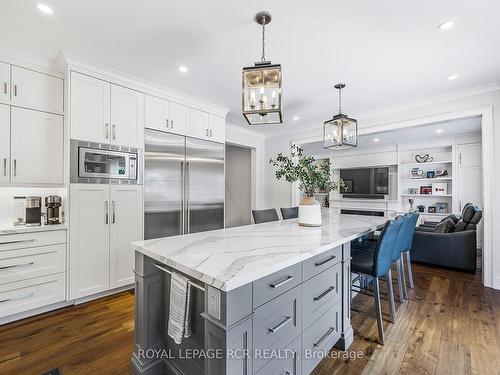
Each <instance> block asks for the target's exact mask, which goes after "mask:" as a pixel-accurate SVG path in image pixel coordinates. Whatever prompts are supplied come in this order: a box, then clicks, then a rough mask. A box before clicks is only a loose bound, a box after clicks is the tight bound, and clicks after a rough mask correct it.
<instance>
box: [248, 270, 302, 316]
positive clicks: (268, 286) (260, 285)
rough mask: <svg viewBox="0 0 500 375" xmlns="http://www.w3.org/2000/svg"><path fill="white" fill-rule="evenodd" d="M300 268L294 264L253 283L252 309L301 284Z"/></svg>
mask: <svg viewBox="0 0 500 375" xmlns="http://www.w3.org/2000/svg"><path fill="white" fill-rule="evenodd" d="M301 276H302V275H301V267H300V264H295V265H293V266H291V267H288V268H285V269H284V270H281V271H278V272H275V273H273V274H272V275H269V276H266V277H263V278H262V279H259V280H257V281H254V283H253V308H254V309H255V308H256V307H258V306H261V305H263V304H264V303H266V302H267V301H270V300H272V299H273V298H275V297H278V296H279V295H281V294H283V293H285V292H286V291H287V290H290V289H292V288H293V287H295V286H297V285H299V284H300V283H301V281H302V280H301V279H302V277H301Z"/></svg>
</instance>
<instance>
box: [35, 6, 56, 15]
mask: <svg viewBox="0 0 500 375" xmlns="http://www.w3.org/2000/svg"><path fill="white" fill-rule="evenodd" d="M36 7H37V8H38V10H39V11H40V12H42V13H45V14H53V13H54V11H53V10H52V8H51V7H49V6H48V5H45V4H37V6H36Z"/></svg>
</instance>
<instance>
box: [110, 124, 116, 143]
mask: <svg viewBox="0 0 500 375" xmlns="http://www.w3.org/2000/svg"><path fill="white" fill-rule="evenodd" d="M111 129H112V130H111V133H112V134H113V141H114V140H115V139H116V125H115V124H113V126H112V127H111Z"/></svg>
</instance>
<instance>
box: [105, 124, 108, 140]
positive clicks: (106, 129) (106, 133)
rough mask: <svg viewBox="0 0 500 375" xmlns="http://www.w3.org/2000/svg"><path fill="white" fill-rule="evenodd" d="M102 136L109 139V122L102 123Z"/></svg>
mask: <svg viewBox="0 0 500 375" xmlns="http://www.w3.org/2000/svg"><path fill="white" fill-rule="evenodd" d="M104 138H106V139H109V124H108V123H105V124H104Z"/></svg>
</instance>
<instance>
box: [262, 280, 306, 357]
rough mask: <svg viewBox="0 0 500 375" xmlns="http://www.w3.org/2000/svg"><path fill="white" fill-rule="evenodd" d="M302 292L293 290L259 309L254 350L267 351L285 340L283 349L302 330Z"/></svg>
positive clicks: (298, 289)
mask: <svg viewBox="0 0 500 375" xmlns="http://www.w3.org/2000/svg"><path fill="white" fill-rule="evenodd" d="M301 304H302V291H301V289H300V287H298V288H293V289H292V290H289V291H288V292H286V293H285V294H283V295H281V296H279V297H278V298H276V299H274V300H272V301H271V302H268V303H266V304H265V305H263V306H261V307H259V308H258V309H257V310H255V312H254V317H253V322H254V323H253V343H254V348H258V349H265V348H268V347H270V346H271V345H272V344H273V343H275V342H277V341H278V340H281V339H283V341H284V345H283V346H281V348H277V349H282V348H284V347H285V346H286V345H287V344H288V343H290V342H291V341H292V340H293V339H294V338H296V337H297V336H299V334H300V331H301V330H302V310H301V308H300V306H301Z"/></svg>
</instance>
